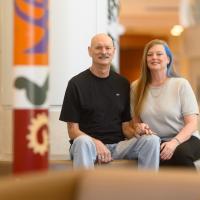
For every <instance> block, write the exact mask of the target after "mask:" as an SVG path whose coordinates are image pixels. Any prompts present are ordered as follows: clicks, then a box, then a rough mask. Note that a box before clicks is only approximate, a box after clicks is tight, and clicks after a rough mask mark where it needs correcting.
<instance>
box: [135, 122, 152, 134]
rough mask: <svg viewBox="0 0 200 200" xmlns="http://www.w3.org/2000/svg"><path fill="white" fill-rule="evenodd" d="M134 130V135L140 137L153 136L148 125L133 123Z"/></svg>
mask: <svg viewBox="0 0 200 200" xmlns="http://www.w3.org/2000/svg"><path fill="white" fill-rule="evenodd" d="M134 129H135V132H136V134H137V135H140V136H141V135H151V134H153V132H152V131H151V129H150V128H149V126H148V124H145V123H135V124H134Z"/></svg>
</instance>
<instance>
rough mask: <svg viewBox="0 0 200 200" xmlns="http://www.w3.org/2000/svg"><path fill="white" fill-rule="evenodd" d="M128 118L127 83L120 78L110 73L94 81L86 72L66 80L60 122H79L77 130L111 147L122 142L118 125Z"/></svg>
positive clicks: (88, 72) (122, 136) (128, 87)
mask: <svg viewBox="0 0 200 200" xmlns="http://www.w3.org/2000/svg"><path fill="white" fill-rule="evenodd" d="M130 119H131V116H130V84H129V82H128V80H127V79H125V78H124V77H122V76H120V75H119V74H117V73H115V72H113V71H110V75H109V76H108V77H107V78H98V77H96V76H95V75H93V74H92V73H91V71H90V70H89V69H87V70H85V71H83V72H82V73H80V74H78V75H77V76H75V77H73V78H72V79H71V80H70V81H69V83H68V86H67V89H66V92H65V97H64V101H63V105H62V110H61V114H60V120H62V121H65V122H75V123H79V128H80V130H81V131H83V132H85V133H86V134H88V135H90V136H92V137H94V138H96V139H99V140H101V141H102V142H103V143H104V144H113V143H117V142H119V141H121V140H124V135H123V133H122V122H126V121H129V120H130Z"/></svg>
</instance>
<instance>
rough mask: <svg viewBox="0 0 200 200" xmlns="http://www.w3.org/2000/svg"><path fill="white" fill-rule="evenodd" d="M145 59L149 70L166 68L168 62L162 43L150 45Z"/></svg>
mask: <svg viewBox="0 0 200 200" xmlns="http://www.w3.org/2000/svg"><path fill="white" fill-rule="evenodd" d="M146 59H147V60H146V61H147V65H148V68H149V69H150V71H160V70H166V69H167V65H168V64H169V62H170V60H169V57H168V56H167V54H166V52H165V49H164V46H163V45H162V44H156V45H154V46H152V47H151V48H150V49H149V50H148V52H147V57H146Z"/></svg>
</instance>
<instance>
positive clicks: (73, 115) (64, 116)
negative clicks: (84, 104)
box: [59, 80, 80, 123]
mask: <svg viewBox="0 0 200 200" xmlns="http://www.w3.org/2000/svg"><path fill="white" fill-rule="evenodd" d="M59 119H60V120H61V121H64V122H77V123H78V122H79V119H80V102H79V98H78V91H77V88H76V86H75V84H74V83H73V81H71V80H70V81H69V83H68V86H67V89H66V92H65V96H64V100H63V105H62V108H61V113H60V118H59Z"/></svg>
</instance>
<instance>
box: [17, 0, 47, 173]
mask: <svg viewBox="0 0 200 200" xmlns="http://www.w3.org/2000/svg"><path fill="white" fill-rule="evenodd" d="M48 34H49V33H48V0H15V1H14V56H13V62H14V68H13V69H14V80H13V81H14V84H13V86H14V109H13V131H14V142H13V144H14V148H13V150H14V161H13V170H14V173H23V172H28V171H37V170H44V169H47V168H48V146H49V139H48V138H49V134H48V132H49V128H48V85H49V68H48Z"/></svg>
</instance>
